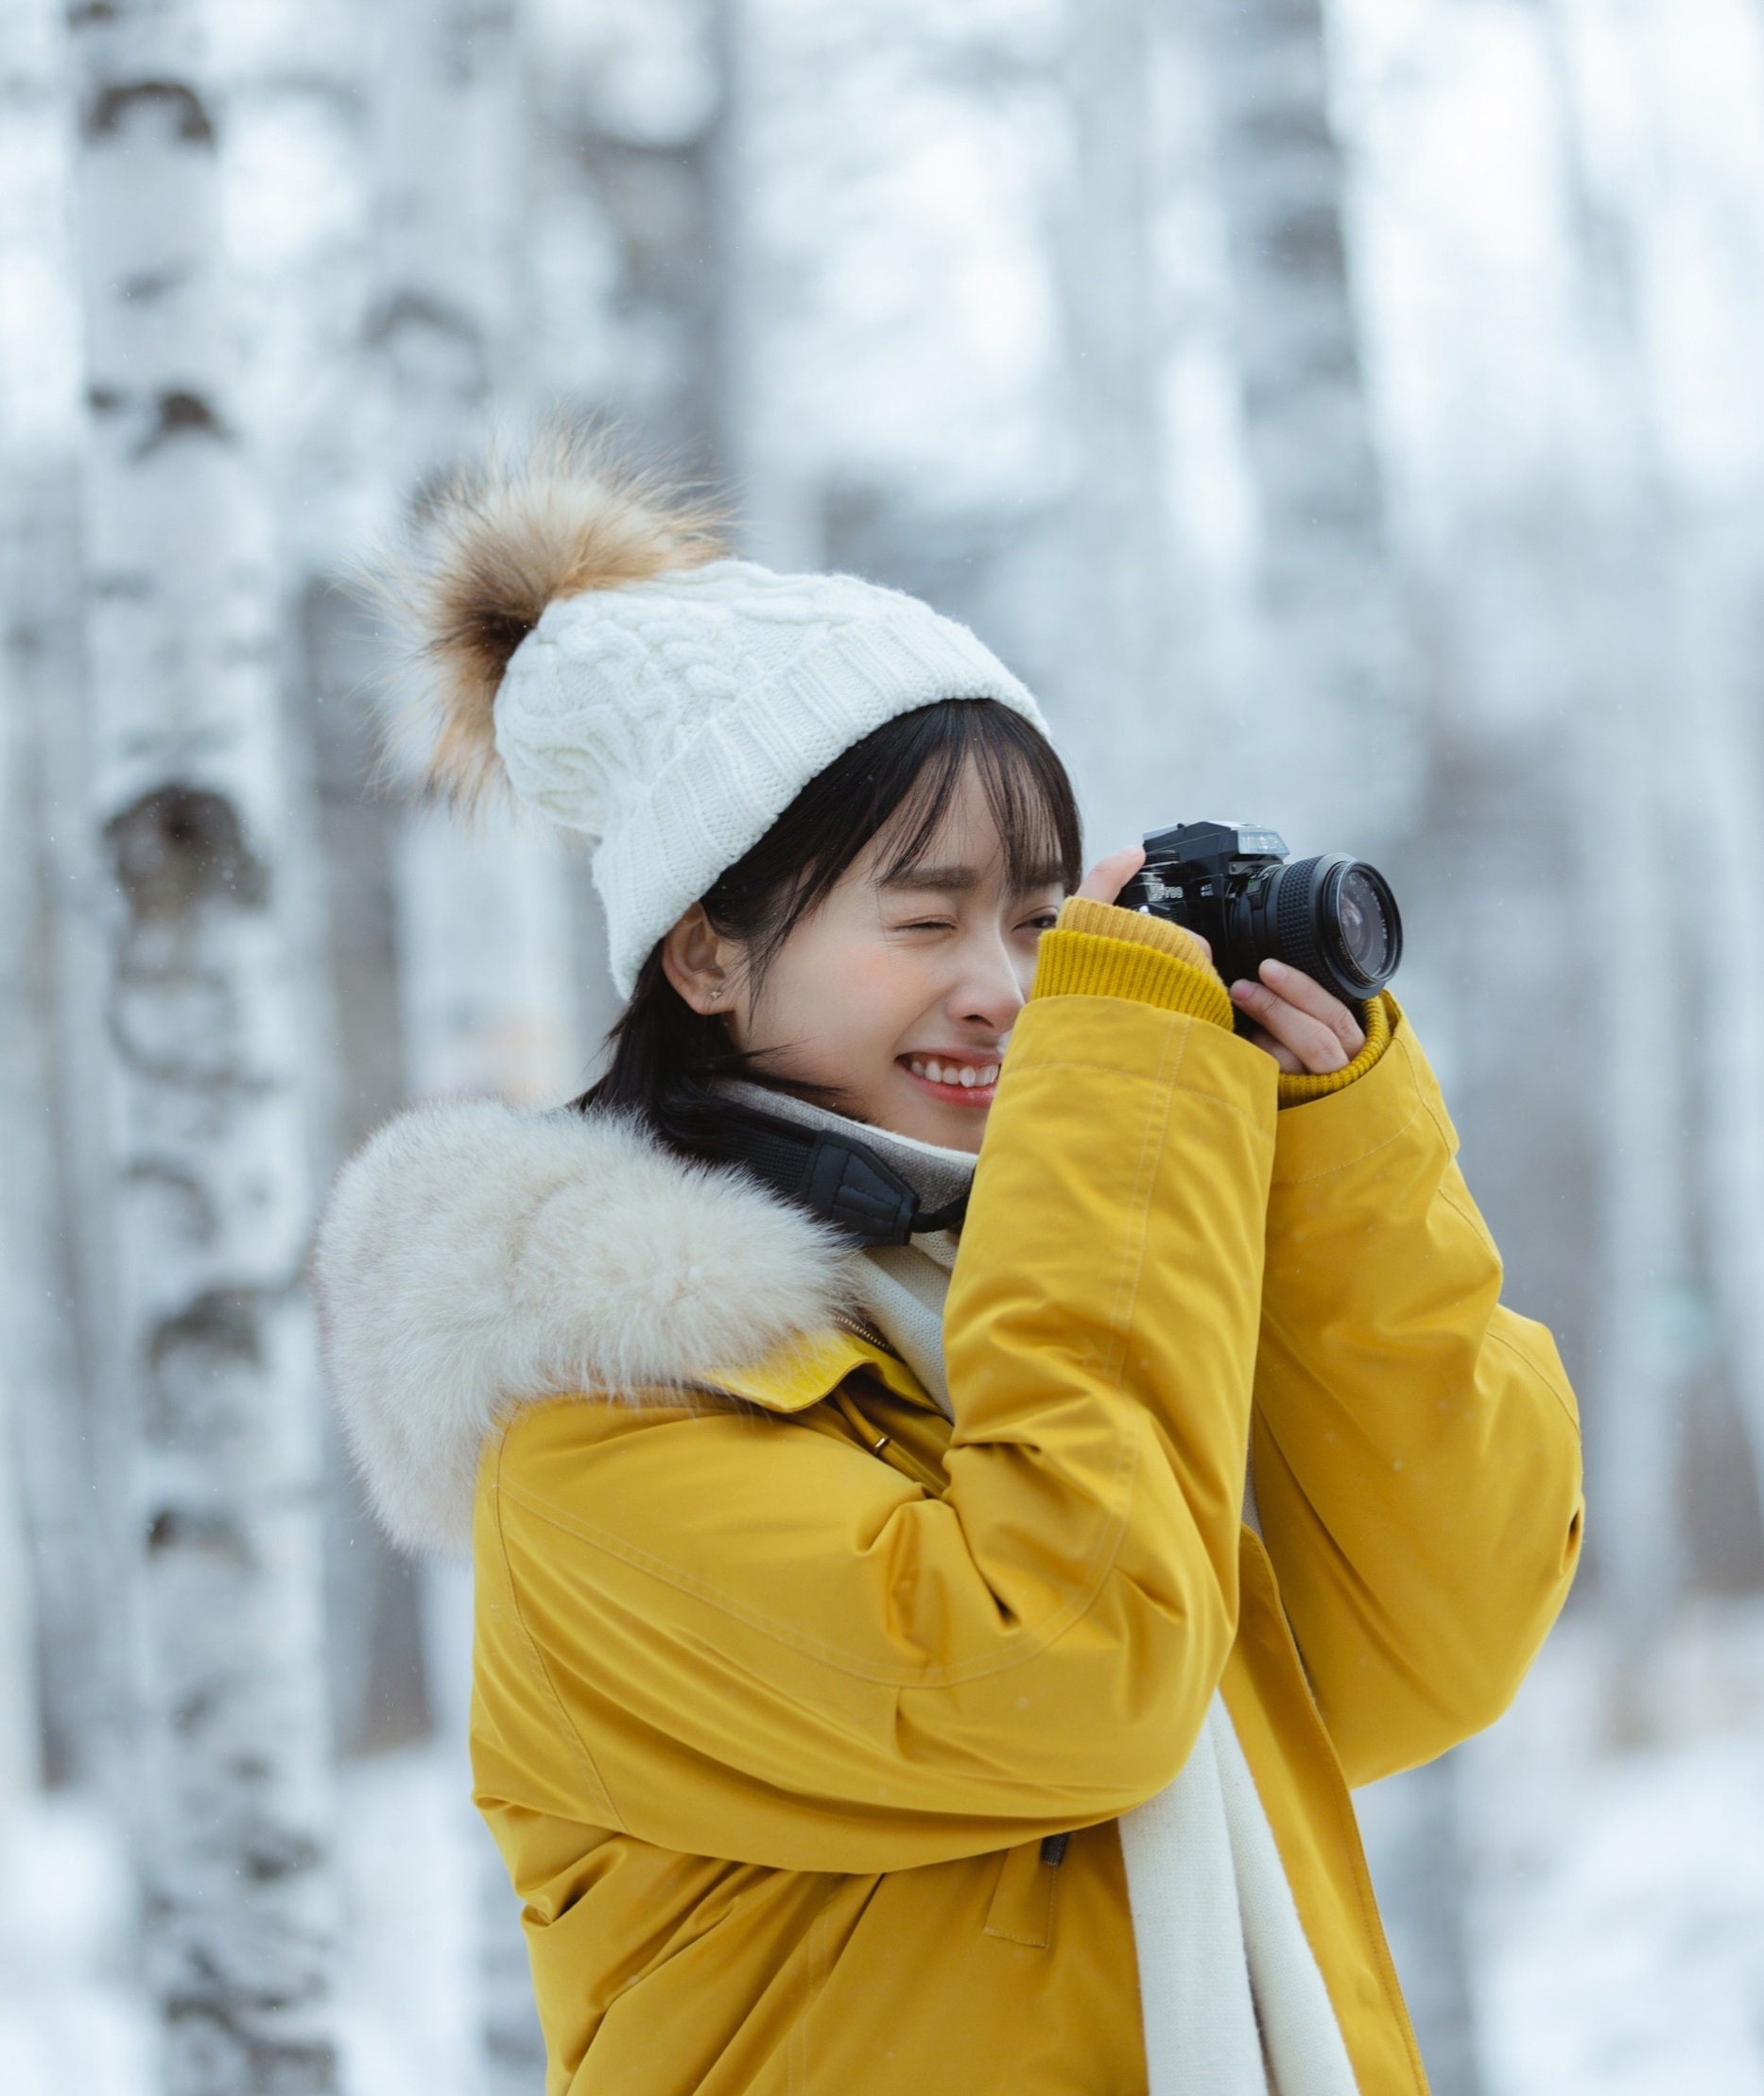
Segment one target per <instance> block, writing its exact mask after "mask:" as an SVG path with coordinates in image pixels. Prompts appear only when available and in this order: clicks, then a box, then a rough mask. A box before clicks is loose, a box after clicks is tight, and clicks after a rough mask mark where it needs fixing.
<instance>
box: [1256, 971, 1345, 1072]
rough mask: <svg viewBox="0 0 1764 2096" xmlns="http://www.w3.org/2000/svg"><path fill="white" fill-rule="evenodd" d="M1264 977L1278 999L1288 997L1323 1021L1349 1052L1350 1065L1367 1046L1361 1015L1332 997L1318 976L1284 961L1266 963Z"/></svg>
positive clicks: (1286, 998)
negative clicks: (1290, 965) (1309, 974)
mask: <svg viewBox="0 0 1764 2096" xmlns="http://www.w3.org/2000/svg"><path fill="white" fill-rule="evenodd" d="M1261 978H1262V980H1263V982H1264V983H1266V984H1267V986H1268V987H1269V988H1270V989H1271V990H1272V991H1273V993H1274V994H1275V996H1279V997H1283V998H1285V1000H1286V1001H1287V1003H1288V1004H1296V1005H1297V1006H1298V1008H1299V1010H1300V1011H1301V1012H1308V1013H1310V1015H1311V1017H1312V1018H1313V1019H1321V1020H1322V1021H1323V1024H1324V1026H1326V1027H1327V1028H1328V1029H1329V1031H1330V1032H1331V1033H1333V1034H1334V1035H1335V1037H1336V1039H1337V1040H1338V1041H1340V1044H1341V1046H1342V1047H1343V1048H1345V1049H1346V1050H1347V1059H1348V1061H1349V1062H1350V1063H1351V1062H1352V1061H1353V1060H1354V1058H1355V1056H1357V1055H1358V1053H1359V1051H1360V1049H1361V1048H1364V1047H1365V1045H1366V1030H1365V1028H1364V1027H1363V1026H1361V1025H1360V1023H1359V1015H1358V1013H1356V1012H1354V1011H1352V1010H1350V1009H1349V1007H1348V1006H1347V1005H1345V1004H1343V1003H1342V1002H1341V1000H1340V997H1338V996H1331V995H1330V994H1329V992H1328V991H1327V990H1325V989H1324V988H1323V984H1322V983H1321V982H1319V981H1318V980H1317V979H1315V977H1313V976H1307V975H1306V973H1305V972H1304V970H1303V969H1301V968H1293V967H1289V966H1288V964H1287V962H1286V961H1263V962H1262V966H1261Z"/></svg>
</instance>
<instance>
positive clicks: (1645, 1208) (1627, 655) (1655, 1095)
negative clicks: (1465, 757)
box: [1545, 0, 1694, 1731]
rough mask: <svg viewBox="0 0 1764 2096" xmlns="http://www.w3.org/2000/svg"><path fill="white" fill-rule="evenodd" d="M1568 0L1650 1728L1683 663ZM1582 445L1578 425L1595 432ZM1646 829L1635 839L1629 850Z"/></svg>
mask: <svg viewBox="0 0 1764 2096" xmlns="http://www.w3.org/2000/svg"><path fill="white" fill-rule="evenodd" d="M1581 12H1582V10H1580V9H1577V8H1576V7H1575V6H1574V5H1573V0H1552V4H1551V6H1550V7H1549V9H1547V10H1546V14H1545V26H1546V32H1547V35H1548V48H1549V54H1550V59H1551V62H1552V66H1553V74H1554V88H1555V96H1556V116H1557V127H1558V135H1559V137H1560V139H1561V141H1562V155H1563V160H1562V180H1563V187H1564V191H1565V197H1566V200H1567V205H1568V223H1569V228H1570V232H1571V234H1572V238H1573V243H1574V247H1573V253H1572V255H1571V257H1570V262H1571V265H1572V267H1573V269H1574V272H1575V277H1574V285H1575V293H1576V305H1577V317H1578V320H1579V323H1580V326H1581V328H1582V346H1583V354H1582V362H1583V367H1584V371H1585V373H1586V388H1587V391H1588V395H1589V406H1591V407H1592V409H1593V414H1592V419H1591V421H1590V423H1589V424H1588V439H1583V440H1582V456H1581V457H1580V458H1579V459H1577V460H1576V461H1575V473H1574V481H1573V489H1572V500H1573V504H1574V512H1575V513H1574V518H1573V524H1574V535H1575V571H1576V573H1577V574H1578V575H1579V576H1580V578H1581V587H1580V588H1579V590H1578V591H1577V592H1576V594H1575V598H1574V599H1573V600H1572V601H1571V602H1570V604H1569V605H1568V607H1567V612H1568V615H1569V616H1568V623H1569V631H1570V633H1571V637H1572V643H1573V645H1574V647H1575V649H1576V651H1577V657H1578V663H1579V666H1580V719H1581V755H1582V775H1583V777H1584V780H1585V784H1586V790H1585V792H1584V793H1583V794H1582V797H1581V803H1580V813H1581V819H1582V870H1581V877H1582V884H1583V896H1582V912H1583V915H1582V937H1583V938H1584V939H1585V940H1586V942H1587V943H1588V944H1589V945H1590V946H1592V947H1593V948H1594V949H1595V950H1597V949H1598V948H1599V947H1600V946H1601V945H1602V944H1604V943H1605V942H1606V941H1608V939H1609V938H1610V936H1611V931H1610V927H1612V926H1613V925H1620V926H1621V927H1623V937H1624V939H1625V941H1626V943H1628V944H1631V945H1632V946H1633V947H1634V950H1635V951H1637V952H1642V953H1646V954H1648V955H1649V956H1650V968H1651V972H1652V980H1653V993H1652V995H1650V996H1636V995H1635V991H1634V984H1633V983H1632V982H1630V981H1627V980H1625V979H1622V978H1623V971H1622V970H1620V969H1612V968H1608V967H1607V968H1603V969H1600V970H1599V971H1598V972H1597V975H1596V977H1595V981H1596V984H1597V986H1598V991H1599V997H1600V1003H1599V1008H1598V1011H1597V1015H1596V1025H1597V1034H1596V1038H1597V1039H1598V1041H1599V1043H1600V1046H1601V1048H1602V1051H1603V1066H1602V1068H1601V1070H1600V1082H1599V1084H1598V1086H1597V1088H1596V1092H1595V1098H1596V1100H1597V1101H1598V1105H1597V1111H1598V1113H1599V1116H1600V1169H1601V1181H1602V1184H1601V1195H1602V1199H1601V1203H1600V1215H1601V1221H1602V1225H1603V1241H1602V1243H1601V1245H1600V1248H1599V1249H1600V1261H1599V1263H1600V1290H1599V1304H1600V1308H1599V1329H1598V1331H1597V1334H1596V1338H1595V1345H1596V1361H1595V1377H1594V1383H1593V1389H1592V1392H1591V1403H1590V1405H1589V1407H1588V1412H1589V1419H1588V1432H1587V1446H1588V1469H1589V1472H1590V1476H1591V1484H1590V1487H1589V1495H1590V1496H1591V1497H1593V1498H1595V1501H1596V1503H1598V1504H1599V1505H1600V1508H1601V1510H1602V1513H1601V1518H1600V1523H1599V1529H1598V1534H1599V1536H1600V1537H1601V1538H1602V1543H1600V1542H1598V1541H1596V1542H1595V1544H1594V1552H1595V1564H1596V1566H1597V1568H1598V1571H1599V1576H1600V1582H1601V1586H1602V1589H1603V1593H1604V1597H1605V1599H1606V1601H1607V1602H1608V1603H1609V1605H1610V1606H1611V1608H1612V1611H1613V1616H1614V1620H1615V1627H1616V1629H1617V1635H1618V1638H1619V1642H1620V1645H1621V1648H1622V1652H1623V1660H1622V1664H1621V1665H1620V1667H1619V1670H1618V1675H1619V1697H1620V1706H1619V1708H1618V1709H1617V1712H1616V1714H1615V1715H1616V1720H1617V1725H1618V1727H1619V1729H1622V1730H1630V1729H1635V1730H1643V1731H1645V1730H1647V1729H1648V1728H1649V1722H1650V1721H1649V1718H1648V1714H1647V1710H1646V1706H1645V1696H1644V1692H1643V1691H1644V1667H1643V1664H1642V1663H1643V1661H1644V1660H1645V1657H1646V1654H1647V1652H1648V1648H1649V1646H1650V1644H1651V1643H1652V1639H1653V1638H1654V1637H1655V1636H1656V1635H1657V1633H1658V1631H1659V1629H1660V1627H1661V1625H1662V1623H1663V1622H1664V1620H1665V1618H1666V1616H1667V1615H1668V1613H1669V1610H1670V1608H1671V1606H1672V1603H1673V1602H1674V1600H1675V1598H1676V1595H1677V1590H1678V1587H1679V1584H1680V1579H1679V1573H1680V1555H1681V1553H1680V1550H1679V1538H1678V1533H1677V1532H1678V1512H1677V1483H1678V1474H1679V1456H1680V1444H1681V1435H1680V1422H1681V1416H1682V1411H1683V1405H1684V1397H1685V1386H1686V1378H1687V1376H1688V1373H1689V1369H1690V1365H1691V1353H1692V1349H1693V1344H1694V1342H1693V1338H1692V1334H1691V1331H1690V1329H1689V1326H1690V1325H1691V1323H1692V1317H1691V1315H1690V1306H1691V1303H1692V1300H1693V1297H1692V1271H1691V1270H1692V1256H1691V1242H1690V1219H1689V1212H1688V1183H1687V1167H1688V1163H1689V1156H1688V1144H1687V1139H1686V1118H1687V1116H1686V1107H1687V1089H1686V1087H1687V1080H1688V1071H1687V1067H1686V1023H1685V1017H1684V1014H1685V1013H1686V1010H1687V1009H1689V997H1688V994H1687V993H1688V989H1689V984H1688V981H1687V979H1686V975H1685V972H1684V968H1683V956H1684V952H1685V939H1684V936H1683V935H1684V933H1685V932H1686V929H1687V927H1686V926H1685V925H1683V924H1682V923H1681V921H1680V918H1679V915H1678V908H1677V892H1676V888H1675V884H1674V883H1672V882H1671V881H1670V880H1669V879H1668V878H1666V877H1665V868H1666V866H1667V865H1669V862H1670V858H1671V855H1672V851H1673V846H1674V837H1673V826H1674V815H1675V810H1674V805H1673V801H1674V795H1673V782H1674V773H1675V770H1676V767H1675V765H1674V763H1673V761H1672V757H1671V750H1672V745H1673V739H1674V736H1676V734H1677V733H1678V727H1677V722H1676V721H1675V720H1674V719H1672V718H1671V714H1670V712H1669V708H1671V707H1672V705H1673V702H1672V700H1671V699H1670V697H1669V695H1670V694H1671V693H1672V691H1673V688H1674V685H1675V684H1676V682H1677V678H1678V674H1679V665H1678V661H1677V656H1678V652H1679V632H1678V628H1679V623H1680V616H1681V611H1680V607H1679V606H1678V604H1677V603H1676V601H1675V591H1674V578H1673V566H1674V563H1673V553H1672V532H1673V528H1674V520H1673V513H1672V512H1673V504H1672V499H1671V495H1670V493H1669V485H1668V476H1667V474H1666V471H1665V467H1664V462H1663V459H1662V457H1661V453H1660V446H1659V435H1658V431H1657V429H1656V428H1655V426H1654V424H1653V408H1652V399H1653V394H1652V384H1651V380H1650V375H1649V372H1648V371H1647V367H1646V359H1645V350H1644V340H1643V331H1642V320H1641V317H1640V314H1639V312H1638V309H1637V299H1638V293H1639V287H1638V285H1637V282H1636V276H1635V267H1634V252H1633V240H1632V230H1631V229H1630V228H1629V227H1627V226H1626V225H1625V223H1624V221H1623V218H1622V217H1621V214H1620V212H1619V210H1618V209H1617V208H1616V207H1615V206H1614V204H1613V202H1612V200H1611V199H1607V198H1605V197H1603V196H1601V195H1600V185H1599V182H1598V180H1597V176H1596V173H1595V170H1594V165H1593V162H1592V157H1591V155H1590V152H1589V141H1588V137H1587V131H1586V128H1585V121H1584V112H1583V109H1582V91H1581V82H1580V80H1579V78H1577V74H1578V71H1579V61H1580V58H1581V57H1582V52H1580V51H1578V50H1577V43H1578V41H1579V37H1578V34H1577V31H1579V32H1580V33H1584V29H1585V25H1584V24H1583V23H1582V22H1579V21H1577V17H1579V16H1580V14H1581ZM1589 440H1590V441H1589ZM1643 840H1647V848H1638V847H1642V845H1643Z"/></svg>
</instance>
